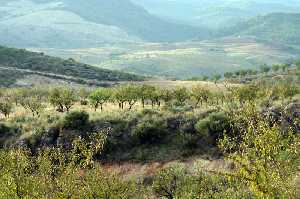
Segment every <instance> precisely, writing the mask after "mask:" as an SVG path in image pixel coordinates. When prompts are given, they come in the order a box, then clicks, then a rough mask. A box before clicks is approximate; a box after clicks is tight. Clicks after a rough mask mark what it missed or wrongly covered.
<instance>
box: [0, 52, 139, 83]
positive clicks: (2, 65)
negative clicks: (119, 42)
mask: <svg viewBox="0 0 300 199" xmlns="http://www.w3.org/2000/svg"><path fill="white" fill-rule="evenodd" d="M0 71H1V75H0V79H1V84H2V85H6V86H8V85H10V84H13V83H15V81H17V80H18V79H19V78H24V76H27V75H39V76H45V77H50V78H52V79H63V80H68V81H71V82H77V83H88V82H91V83H92V82H94V84H97V82H101V81H128V80H142V78H141V77H139V76H136V75H133V74H127V73H122V72H117V71H111V70H106V69H100V68H96V67H93V66H90V65H87V64H81V63H78V62H76V61H74V60H73V59H68V60H64V59H61V58H56V57H51V56H47V55H44V54H43V53H35V52H30V51H26V50H20V49H15V48H7V47H2V46H0Z"/></svg>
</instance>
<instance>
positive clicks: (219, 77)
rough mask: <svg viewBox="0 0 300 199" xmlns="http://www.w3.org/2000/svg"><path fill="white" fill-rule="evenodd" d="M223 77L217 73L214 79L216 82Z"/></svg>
mask: <svg viewBox="0 0 300 199" xmlns="http://www.w3.org/2000/svg"><path fill="white" fill-rule="evenodd" d="M221 78H222V76H221V75H220V74H216V75H214V76H213V77H212V80H213V81H214V83H215V84H217V82H218V81H219V80H220V79H221Z"/></svg>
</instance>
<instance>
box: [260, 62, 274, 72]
mask: <svg viewBox="0 0 300 199" xmlns="http://www.w3.org/2000/svg"><path fill="white" fill-rule="evenodd" d="M259 69H260V72H262V73H268V72H269V71H270V70H271V68H270V67H269V66H268V65H266V64H264V65H262V66H260V68H259Z"/></svg>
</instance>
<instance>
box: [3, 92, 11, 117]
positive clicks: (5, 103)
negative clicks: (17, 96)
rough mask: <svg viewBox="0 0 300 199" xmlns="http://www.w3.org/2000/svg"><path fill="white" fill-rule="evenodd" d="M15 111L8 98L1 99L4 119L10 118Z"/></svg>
mask: <svg viewBox="0 0 300 199" xmlns="http://www.w3.org/2000/svg"><path fill="white" fill-rule="evenodd" d="M12 110H13V104H12V102H11V101H10V100H9V99H8V98H4V97H1V98H0V112H1V113H2V114H3V115H4V117H9V115H10V113H11V112H12Z"/></svg>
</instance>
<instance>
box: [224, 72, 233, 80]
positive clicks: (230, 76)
mask: <svg viewBox="0 0 300 199" xmlns="http://www.w3.org/2000/svg"><path fill="white" fill-rule="evenodd" d="M224 77H225V78H226V79H230V78H232V77H234V74H233V73H232V72H226V73H224Z"/></svg>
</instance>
